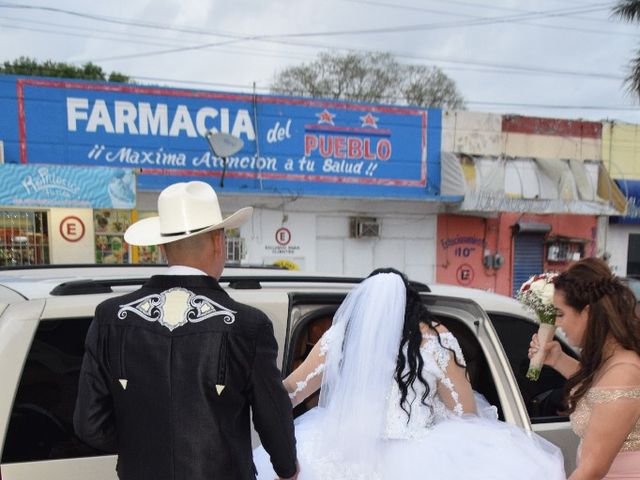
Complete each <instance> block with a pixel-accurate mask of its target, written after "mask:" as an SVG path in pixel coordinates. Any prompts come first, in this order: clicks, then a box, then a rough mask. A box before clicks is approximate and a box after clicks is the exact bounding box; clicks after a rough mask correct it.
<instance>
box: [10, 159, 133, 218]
mask: <svg viewBox="0 0 640 480" xmlns="http://www.w3.org/2000/svg"><path fill="white" fill-rule="evenodd" d="M0 185H2V188H1V189H0V205H6V206H8V205H14V206H18V207H79V208H123V209H132V208H135V205H136V179H135V175H134V172H133V170H132V169H122V168H106V167H94V168H79V167H68V166H61V165H16V164H5V165H0Z"/></svg>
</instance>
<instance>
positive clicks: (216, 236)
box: [213, 229, 226, 255]
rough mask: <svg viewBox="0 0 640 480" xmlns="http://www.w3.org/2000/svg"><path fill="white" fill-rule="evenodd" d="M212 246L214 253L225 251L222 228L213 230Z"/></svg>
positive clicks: (219, 253)
mask: <svg viewBox="0 0 640 480" xmlns="http://www.w3.org/2000/svg"><path fill="white" fill-rule="evenodd" d="M213 246H214V249H215V253H216V255H221V254H222V253H223V252H225V250H226V248H225V241H224V230H223V229H220V230H214V232H213Z"/></svg>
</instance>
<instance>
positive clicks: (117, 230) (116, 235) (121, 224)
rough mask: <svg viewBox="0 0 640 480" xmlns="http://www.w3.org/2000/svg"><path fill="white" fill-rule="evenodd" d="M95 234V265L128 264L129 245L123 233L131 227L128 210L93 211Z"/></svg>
mask: <svg viewBox="0 0 640 480" xmlns="http://www.w3.org/2000/svg"><path fill="white" fill-rule="evenodd" d="M93 223H94V228H95V232H96V263H129V245H127V244H126V243H125V241H124V232H125V230H126V229H127V228H128V227H129V225H131V212H130V211H129V210H115V209H103V210H94V211H93Z"/></svg>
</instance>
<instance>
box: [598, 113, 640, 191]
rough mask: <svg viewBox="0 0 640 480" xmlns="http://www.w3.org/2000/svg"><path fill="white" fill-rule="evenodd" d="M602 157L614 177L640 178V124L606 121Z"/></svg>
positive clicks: (603, 131) (625, 178) (603, 129)
mask: <svg viewBox="0 0 640 480" xmlns="http://www.w3.org/2000/svg"><path fill="white" fill-rule="evenodd" d="M602 158H603V161H604V164H605V166H606V167H607V169H608V170H609V173H610V174H611V176H612V177H613V178H617V179H624V180H640V125H631V124H625V123H622V124H619V123H615V124H614V123H604V124H603V128H602Z"/></svg>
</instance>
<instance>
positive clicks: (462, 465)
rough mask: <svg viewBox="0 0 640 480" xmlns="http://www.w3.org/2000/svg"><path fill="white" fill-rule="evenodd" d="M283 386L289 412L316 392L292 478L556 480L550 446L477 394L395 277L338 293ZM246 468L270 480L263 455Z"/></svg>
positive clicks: (299, 432)
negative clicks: (337, 302)
mask: <svg viewBox="0 0 640 480" xmlns="http://www.w3.org/2000/svg"><path fill="white" fill-rule="evenodd" d="M284 384H285V387H286V388H287V390H288V391H289V394H290V395H289V396H290V397H291V401H292V403H293V405H294V406H295V405H297V404H298V403H300V402H301V401H302V400H304V399H305V398H306V397H308V396H309V395H311V394H312V393H314V392H315V391H317V390H318V388H320V387H322V389H321V391H320V404H319V406H318V407H316V408H314V409H312V410H310V411H309V412H307V413H306V414H304V415H302V416H301V417H300V418H298V419H297V421H296V438H297V446H298V460H299V463H300V475H299V477H298V478H299V479H300V480H326V479H332V480H333V479H345V480H346V479H349V480H356V479H362V480H365V479H366V480H370V479H380V480H383V479H384V480H386V479H393V480H396V479H405V478H406V479H414V478H416V479H437V480H448V479H451V480H454V479H455V480H459V479H465V480H470V479H487V480H489V479H491V480H501V479H504V480H512V479H515V478H518V479H532V480H533V479H535V480H556V479H564V478H565V474H564V467H563V460H562V455H561V454H560V451H559V450H558V449H557V448H556V447H555V446H553V445H551V444H550V443H548V442H547V441H546V440H544V439H542V438H541V437H538V436H536V435H535V434H533V433H531V432H525V431H524V430H522V429H519V428H518V427H515V426H513V425H509V424H507V423H504V422H500V421H498V420H497V416H496V414H495V408H494V407H490V406H489V405H488V404H486V405H484V404H483V403H482V402H484V400H482V399H481V398H480V396H477V395H474V392H473V390H472V388H471V385H470V383H469V381H468V379H467V375H466V369H465V360H464V358H463V355H462V351H461V349H460V347H459V345H458V342H457V341H456V339H455V337H454V336H453V335H452V334H451V333H450V332H448V331H447V330H446V329H445V328H444V327H443V326H442V325H439V324H437V323H436V322H435V320H434V319H433V318H432V316H431V314H430V313H429V312H428V311H427V309H426V307H425V306H424V304H423V303H422V301H421V299H420V295H419V294H418V292H417V291H415V290H414V289H413V288H412V287H411V286H409V284H408V282H407V280H406V278H405V276H404V275H403V274H401V273H400V272H398V271H397V270H394V269H390V268H387V269H379V270H375V271H374V272H373V273H372V274H371V275H370V276H369V278H367V279H366V280H364V281H363V282H362V283H360V284H359V285H358V286H357V287H356V288H355V289H354V290H353V291H351V292H350V293H349V294H348V295H347V297H346V299H345V300H344V302H343V303H342V305H341V306H340V308H339V309H338V311H337V312H336V314H335V316H334V319H333V325H332V326H331V328H330V329H329V330H327V332H325V334H324V335H323V337H322V338H321V340H320V341H319V342H318V343H317V344H316V345H315V346H314V348H313V349H312V350H311V352H310V354H309V355H308V357H307V358H306V360H305V361H304V362H303V363H302V365H300V367H298V368H297V369H296V370H295V371H294V372H293V373H292V374H291V375H290V376H289V377H287V378H286V379H285V380H284ZM485 403H486V402H485ZM254 461H255V464H256V468H257V470H258V479H260V480H262V479H268V480H272V479H273V478H276V477H277V476H276V475H275V474H274V471H273V469H272V467H271V465H270V463H269V459H268V455H267V453H266V452H265V451H264V449H263V448H262V447H259V448H258V449H256V450H255V451H254Z"/></svg>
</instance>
